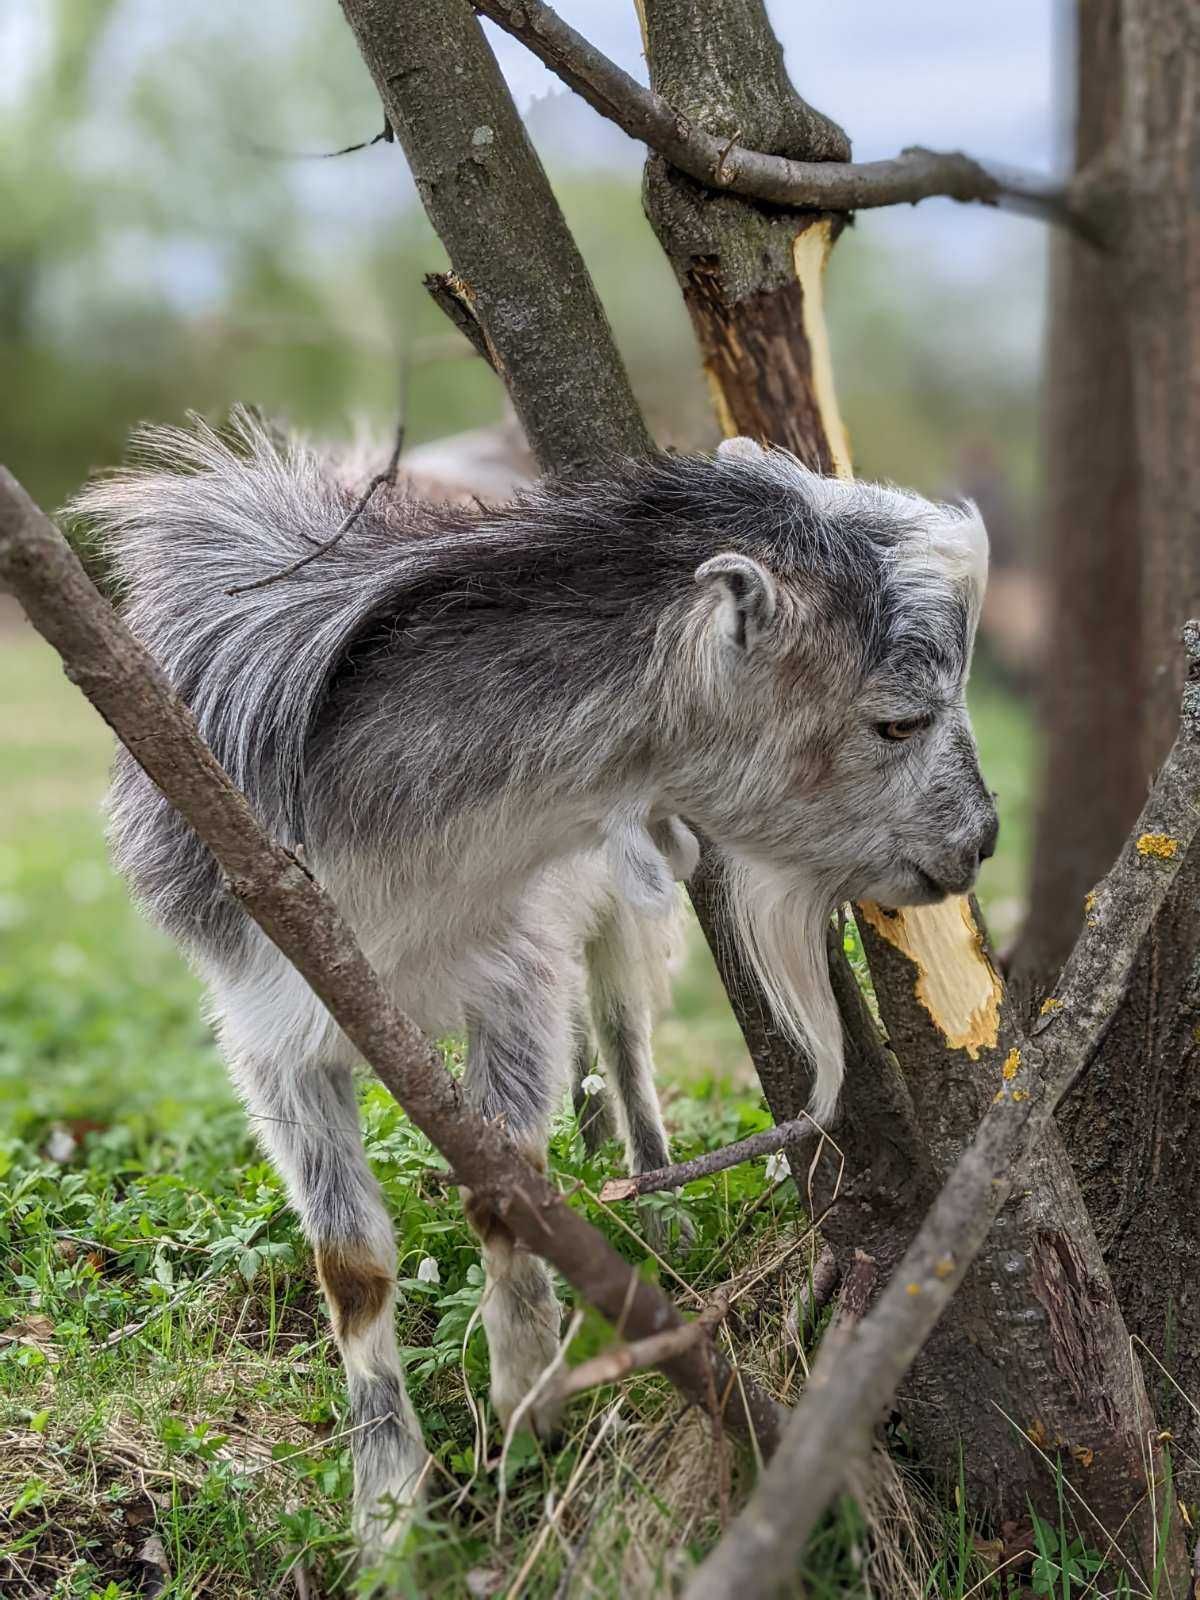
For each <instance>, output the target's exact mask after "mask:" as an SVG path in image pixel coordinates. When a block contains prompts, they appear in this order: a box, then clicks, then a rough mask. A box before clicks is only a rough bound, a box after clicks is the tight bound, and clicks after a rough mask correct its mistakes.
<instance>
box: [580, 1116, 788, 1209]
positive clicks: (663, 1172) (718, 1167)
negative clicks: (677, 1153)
mask: <svg viewBox="0 0 1200 1600" xmlns="http://www.w3.org/2000/svg"><path fill="white" fill-rule="evenodd" d="M813 1132H817V1133H819V1132H820V1129H818V1128H817V1126H816V1124H815V1123H814V1122H813V1120H812V1118H811V1117H808V1116H803V1117H797V1118H796V1119H795V1120H794V1121H792V1122H781V1123H779V1124H778V1125H777V1126H776V1127H774V1128H764V1129H763V1131H762V1132H761V1133H752V1134H750V1136H749V1137H748V1138H745V1139H739V1140H737V1142H736V1143H735V1144H726V1145H722V1146H721V1148H720V1149H719V1150H710V1151H709V1152H708V1154H707V1155H703V1156H693V1157H692V1159H691V1160H690V1161H677V1162H676V1163H675V1165H674V1166H670V1167H655V1168H654V1170H653V1171H652V1172H639V1173H638V1174H636V1176H634V1177H632V1178H610V1179H609V1180H608V1182H607V1183H606V1184H605V1185H604V1187H603V1189H601V1191H600V1198H601V1200H603V1201H604V1203H605V1205H611V1204H612V1203H613V1201H614V1200H632V1199H633V1197H634V1196H635V1195H639V1194H654V1193H655V1192H656V1191H657V1190H659V1189H679V1188H681V1187H682V1186H683V1185H684V1184H685V1183H695V1181H696V1179H697V1178H707V1177H709V1176H711V1174H712V1173H714V1172H724V1171H725V1170H726V1169H727V1168H728V1167H737V1166H740V1165H741V1163H742V1162H743V1161H754V1160H755V1159H756V1158H757V1157H759V1156H769V1155H771V1154H772V1153H773V1152H774V1151H776V1150H782V1149H784V1147H785V1146H787V1145H789V1144H799V1142H800V1141H801V1139H804V1138H805V1137H806V1136H807V1135H808V1134H811V1133H813Z"/></svg>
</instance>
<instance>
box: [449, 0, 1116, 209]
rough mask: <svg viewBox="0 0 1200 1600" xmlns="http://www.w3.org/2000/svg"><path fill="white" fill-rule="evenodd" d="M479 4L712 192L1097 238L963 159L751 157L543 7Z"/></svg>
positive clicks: (1000, 172) (1051, 202) (1040, 199)
mask: <svg viewBox="0 0 1200 1600" xmlns="http://www.w3.org/2000/svg"><path fill="white" fill-rule="evenodd" d="M473 4H474V6H475V9H476V11H478V12H480V13H481V14H482V15H483V16H485V17H488V18H489V19H490V20H491V21H492V22H494V23H496V25H497V26H498V27H501V28H503V29H504V31H505V32H506V33H510V34H511V35H512V36H513V38H514V39H519V40H520V41H521V43H522V44H524V45H526V46H527V47H528V48H529V49H530V50H531V51H532V52H533V54H534V55H535V56H537V57H538V59H539V60H540V61H542V62H543V63H544V64H545V65H546V66H547V67H549V68H550V70H551V72H554V73H556V74H557V75H558V77H560V78H561V79H562V81H563V82H564V83H565V84H566V85H567V86H568V87H569V88H571V89H573V90H574V91H575V92H576V94H578V95H579V96H580V97H581V98H582V99H584V100H586V101H587V103H588V104H589V105H590V106H591V107H592V108H593V109H594V110H595V111H598V112H599V113H600V115H601V116H603V117H607V118H608V119H609V121H610V122H615V123H616V125H617V126H618V127H619V128H621V129H622V130H623V131H624V132H625V133H627V134H628V135H629V137H630V138H631V139H639V140H641V142H642V143H643V144H646V145H649V146H650V148H651V149H652V150H657V151H658V153H659V155H661V156H664V157H665V158H666V159H667V160H668V161H669V162H670V163H671V165H672V166H674V167H678V168H679V170H680V171H681V172H686V173H687V174H688V176H689V177H692V178H695V179H696V181H697V182H698V183H703V184H705V185H706V186H707V187H709V188H712V189H728V190H732V191H733V192H734V193H735V194H740V195H745V196H747V197H749V198H750V199H754V200H766V201H769V202H771V203H772V204H774V205H782V206H798V207H805V208H810V209H814V210H818V211H862V210H866V209H868V208H870V207H874V206H894V205H915V204H916V203H917V202H918V201H919V200H928V199H931V198H932V197H934V196H935V195H941V196H945V197H947V198H949V199H951V200H960V201H964V202H966V201H974V202H977V203H979V204H982V205H991V206H1003V207H1005V208H1006V209H1008V210H1010V211H1021V212H1025V213H1027V214H1028V215H1030V216H1035V217H1040V218H1042V219H1043V220H1044V221H1047V222H1055V223H1060V224H1063V225H1065V226H1067V227H1071V228H1074V229H1076V230H1077V231H1080V232H1084V233H1089V232H1090V230H1089V226H1088V217H1087V215H1086V213H1085V212H1084V211H1083V210H1082V208H1081V207H1080V205H1079V203H1078V202H1077V200H1076V199H1074V198H1073V197H1072V194H1071V192H1070V190H1069V189H1068V188H1067V187H1066V186H1065V185H1064V184H1063V183H1061V182H1059V181H1058V180H1057V179H1055V178H1051V177H1048V176H1043V175H1042V174H1040V173H1033V172H1024V171H1020V170H1018V169H1016V168H1014V167H1007V166H1003V165H1001V164H999V163H997V162H991V161H980V160H976V159H975V158H974V157H972V156H968V155H963V154H962V153H961V152H960V151H957V150H952V151H945V152H942V151H936V150H923V149H921V148H919V147H917V146H914V147H912V148H911V149H908V150H904V151H902V152H901V153H900V155H899V156H897V157H896V158H895V160H892V161H867V162H850V161H792V160H789V159H788V158H787V157H786V156H776V155H768V154H766V153H764V152H763V151H760V150H748V149H746V148H745V147H744V146H743V145H739V144H737V143H735V142H734V141H733V140H725V139H721V138H718V137H716V136H715V135H713V134H711V133H706V132H705V131H704V130H703V129H702V128H697V127H695V126H693V124H692V123H691V122H690V121H689V120H688V119H687V118H686V117H684V116H682V115H681V114H680V113H679V112H677V111H676V110H675V109H674V107H672V106H671V105H669V104H668V103H667V101H666V100H664V99H663V98H662V96H661V95H658V94H655V93H654V91H653V90H651V89H646V88H644V87H643V86H642V85H641V84H640V83H638V82H637V80H636V79H635V78H632V77H630V75H629V74H628V73H627V72H625V71H624V70H623V69H622V68H621V67H619V66H618V65H617V64H616V62H615V61H610V60H609V58H608V57H607V56H606V55H604V54H603V53H602V52H601V51H599V50H597V49H596V47H595V46H594V45H593V44H591V43H590V42H589V41H588V40H587V39H585V38H584V37H583V35H582V34H580V33H578V32H577V31H576V30H575V29H574V28H572V27H571V25H570V24H569V23H567V22H565V21H564V20H563V19H562V17H560V16H559V15H558V13H557V12H555V11H554V10H553V9H552V8H551V7H550V6H548V5H544V4H543V3H542V0H473ZM735 138H736V135H735Z"/></svg>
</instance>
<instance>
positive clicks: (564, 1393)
mask: <svg viewBox="0 0 1200 1600" xmlns="http://www.w3.org/2000/svg"><path fill="white" fill-rule="evenodd" d="M728 1309H729V1308H728V1306H727V1305H726V1304H725V1302H724V1301H723V1300H714V1301H713V1303H712V1305H710V1306H707V1307H706V1308H705V1309H704V1310H703V1311H702V1312H701V1313H700V1315H699V1316H698V1317H695V1318H694V1319H693V1320H692V1321H691V1322H685V1323H684V1324H683V1326H682V1327H679V1328H668V1329H667V1330H666V1332H665V1333H653V1334H651V1335H650V1336H649V1338H646V1339H637V1340H635V1341H634V1342H633V1343H631V1344H619V1345H615V1346H613V1348H612V1349H610V1350H602V1351H601V1352H600V1354H599V1355H598V1356H592V1357H591V1359H590V1360H588V1361H581V1362H580V1364H579V1365H578V1366H577V1367H572V1368H571V1369H570V1370H569V1371H568V1372H566V1373H564V1374H563V1377H562V1379H561V1381H560V1383H559V1386H558V1391H557V1392H558V1396H559V1398H560V1399H562V1400H568V1399H570V1398H571V1396H572V1395H576V1394H582V1393H583V1391H584V1390H585V1389H599V1388H600V1387H601V1386H602V1385H604V1384H608V1383H620V1381H621V1379H622V1378H628V1377H629V1376H630V1374H631V1373H634V1372H645V1371H646V1370H647V1368H649V1367H658V1366H661V1364H662V1363H663V1362H664V1361H667V1360H669V1359H670V1358H671V1357H672V1356H677V1355H681V1354H682V1353H683V1351H685V1350H690V1349H691V1348H692V1347H693V1345H696V1344H698V1343H700V1342H701V1341H702V1340H706V1339H707V1338H708V1336H709V1335H710V1334H711V1332H712V1330H713V1329H714V1328H715V1327H716V1326H717V1324H718V1323H719V1322H721V1321H722V1320H723V1318H724V1317H725V1314H726V1312H727V1311H728Z"/></svg>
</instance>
